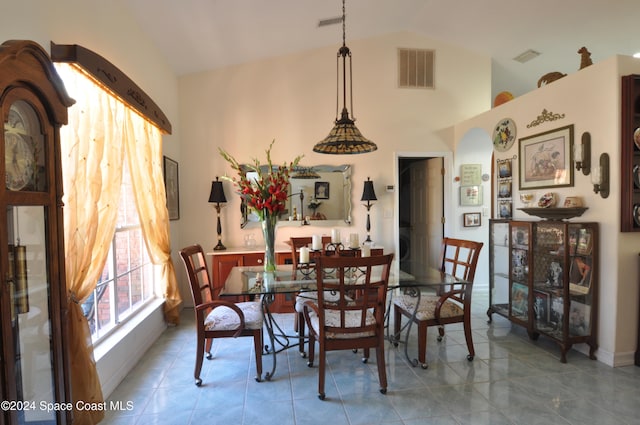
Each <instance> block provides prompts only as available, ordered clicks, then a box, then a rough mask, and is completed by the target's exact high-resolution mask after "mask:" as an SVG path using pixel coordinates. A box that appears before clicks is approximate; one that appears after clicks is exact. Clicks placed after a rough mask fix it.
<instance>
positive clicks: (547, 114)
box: [527, 109, 564, 128]
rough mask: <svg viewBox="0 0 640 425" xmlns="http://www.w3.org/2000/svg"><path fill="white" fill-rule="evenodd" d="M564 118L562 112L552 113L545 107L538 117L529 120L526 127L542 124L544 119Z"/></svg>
mask: <svg viewBox="0 0 640 425" xmlns="http://www.w3.org/2000/svg"><path fill="white" fill-rule="evenodd" d="M563 118H564V114H554V113H553V112H549V111H547V110H546V109H543V110H542V112H541V113H540V115H538V118H536V119H535V120H533V121H531V123H529V124H527V128H531V127H535V126H537V125H540V124H542V123H543V122H545V121H556V120H561V119H563Z"/></svg>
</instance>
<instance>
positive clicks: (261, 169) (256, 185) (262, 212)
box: [219, 140, 302, 272]
mask: <svg viewBox="0 0 640 425" xmlns="http://www.w3.org/2000/svg"><path fill="white" fill-rule="evenodd" d="M274 142H275V140H274V141H272V142H271V144H270V145H269V148H268V149H267V150H266V151H265V152H266V154H267V163H266V165H265V166H262V165H261V163H260V161H259V160H258V159H255V158H254V159H253V160H252V162H251V163H250V164H245V165H241V164H240V163H239V162H238V161H237V160H236V159H235V158H234V157H233V156H231V155H230V154H229V153H227V152H226V151H225V150H223V149H221V148H219V151H220V155H222V157H223V158H224V159H225V160H226V161H227V162H228V163H229V164H231V168H233V169H234V170H236V172H237V175H236V176H234V177H226V178H227V180H231V181H232V182H233V184H234V185H235V186H236V187H237V189H238V194H239V195H240V197H241V198H242V200H243V202H245V203H246V205H247V207H248V208H250V209H252V210H253V211H255V213H256V214H257V215H258V217H259V219H260V225H261V227H262V235H263V236H264V244H265V250H264V271H265V272H274V271H275V269H276V259H275V256H276V252H275V242H276V224H277V222H278V216H279V215H280V214H281V213H282V212H284V210H285V209H286V204H287V198H288V193H287V191H288V189H289V175H290V174H291V171H292V170H293V169H294V167H296V166H297V165H298V162H300V159H301V158H302V155H300V156H297V157H296V158H295V159H294V160H293V161H292V162H290V163H289V164H287V163H285V164H283V165H279V166H277V167H274V166H273V163H272V161H271V148H272V147H273V143H274ZM247 171H253V172H255V173H256V174H257V177H256V178H251V179H249V178H247Z"/></svg>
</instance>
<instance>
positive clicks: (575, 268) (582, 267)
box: [569, 256, 591, 295]
mask: <svg viewBox="0 0 640 425" xmlns="http://www.w3.org/2000/svg"><path fill="white" fill-rule="evenodd" d="M590 289H591V258H589V257H582V256H575V257H573V259H572V261H571V265H570V267H569V290H570V291H571V292H573V293H578V294H582V295H586V294H588V293H589V290H590Z"/></svg>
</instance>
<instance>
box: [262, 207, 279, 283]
mask: <svg viewBox="0 0 640 425" xmlns="http://www.w3.org/2000/svg"><path fill="white" fill-rule="evenodd" d="M277 222H278V216H277V215H275V214H269V213H268V212H265V214H264V220H262V223H261V224H262V235H263V236H264V271H265V272H267V273H273V272H274V271H276V249H275V244H276V224H277Z"/></svg>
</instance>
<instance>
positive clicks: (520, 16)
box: [123, 0, 640, 95]
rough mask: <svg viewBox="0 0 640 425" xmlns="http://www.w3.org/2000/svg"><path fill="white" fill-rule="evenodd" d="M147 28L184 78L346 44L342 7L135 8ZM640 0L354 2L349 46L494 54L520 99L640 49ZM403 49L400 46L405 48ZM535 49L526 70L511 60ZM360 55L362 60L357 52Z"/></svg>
mask: <svg viewBox="0 0 640 425" xmlns="http://www.w3.org/2000/svg"><path fill="white" fill-rule="evenodd" d="M123 4H124V5H127V7H130V9H131V11H132V13H133V15H134V16H135V19H136V20H138V22H139V25H140V27H141V28H142V29H143V31H145V32H146V33H147V34H148V35H149V37H150V39H151V40H152V41H153V42H154V43H155V44H156V45H157V47H158V49H159V50H160V51H161V52H162V53H163V54H164V55H165V56H166V58H167V61H168V62H169V63H170V65H171V66H172V67H173V69H174V70H175V72H176V73H177V74H178V75H184V74H189V73H193V72H200V71H204V70H209V69H214V68H219V67H225V66H228V65H233V64H238V63H243V62H250V61H254V60H258V59H263V58H267V57H273V56H278V55H285V54H291V53H295V52H299V51H304V50H308V49H313V48H318V47H325V46H334V45H335V46H338V45H339V44H340V43H341V41H342V29H341V27H340V25H330V26H325V27H318V22H319V21H320V20H322V19H326V18H333V17H339V16H340V15H341V14H342V2H341V1H340V0H179V1H176V0H127V1H124V2H123ZM639 21H640V0H347V2H346V24H347V25H346V28H347V31H346V32H347V45H349V40H353V39H359V38H366V37H371V36H376V35H381V34H385V33H391V32H397V31H405V30H406V31H413V32H416V33H419V34H422V35H424V36H426V37H430V38H433V39H438V40H441V41H444V42H447V43H451V44H455V45H457V46H461V47H464V48H467V49H469V50H472V51H475V52H478V53H482V54H486V55H488V56H489V57H491V58H492V63H493V93H494V94H495V93H497V92H500V91H502V90H508V91H511V92H512V93H513V94H515V95H520V94H523V93H526V92H528V91H530V90H533V89H534V88H535V87H536V84H537V81H538V78H540V76H542V75H544V74H546V73H548V72H551V71H559V72H562V73H571V72H575V71H577V70H578V69H579V67H580V66H579V65H580V56H579V55H578V53H577V51H578V49H580V47H582V46H586V47H587V48H588V50H589V51H590V52H591V54H592V55H591V59H592V60H593V62H598V61H600V60H603V59H606V58H609V57H610V56H613V55H616V54H623V55H632V54H634V53H635V52H638V51H640V37H639V36H638V33H639V32H640V30H639V28H640V25H639ZM399 47H402V46H399ZM528 49H533V50H535V51H537V52H540V53H541V54H540V56H538V57H536V58H534V59H532V60H530V61H529V62H526V63H520V62H517V61H515V60H514V59H513V58H515V57H516V56H518V55H519V54H521V53H522V52H524V51H526V50H528ZM354 54H355V52H354Z"/></svg>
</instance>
